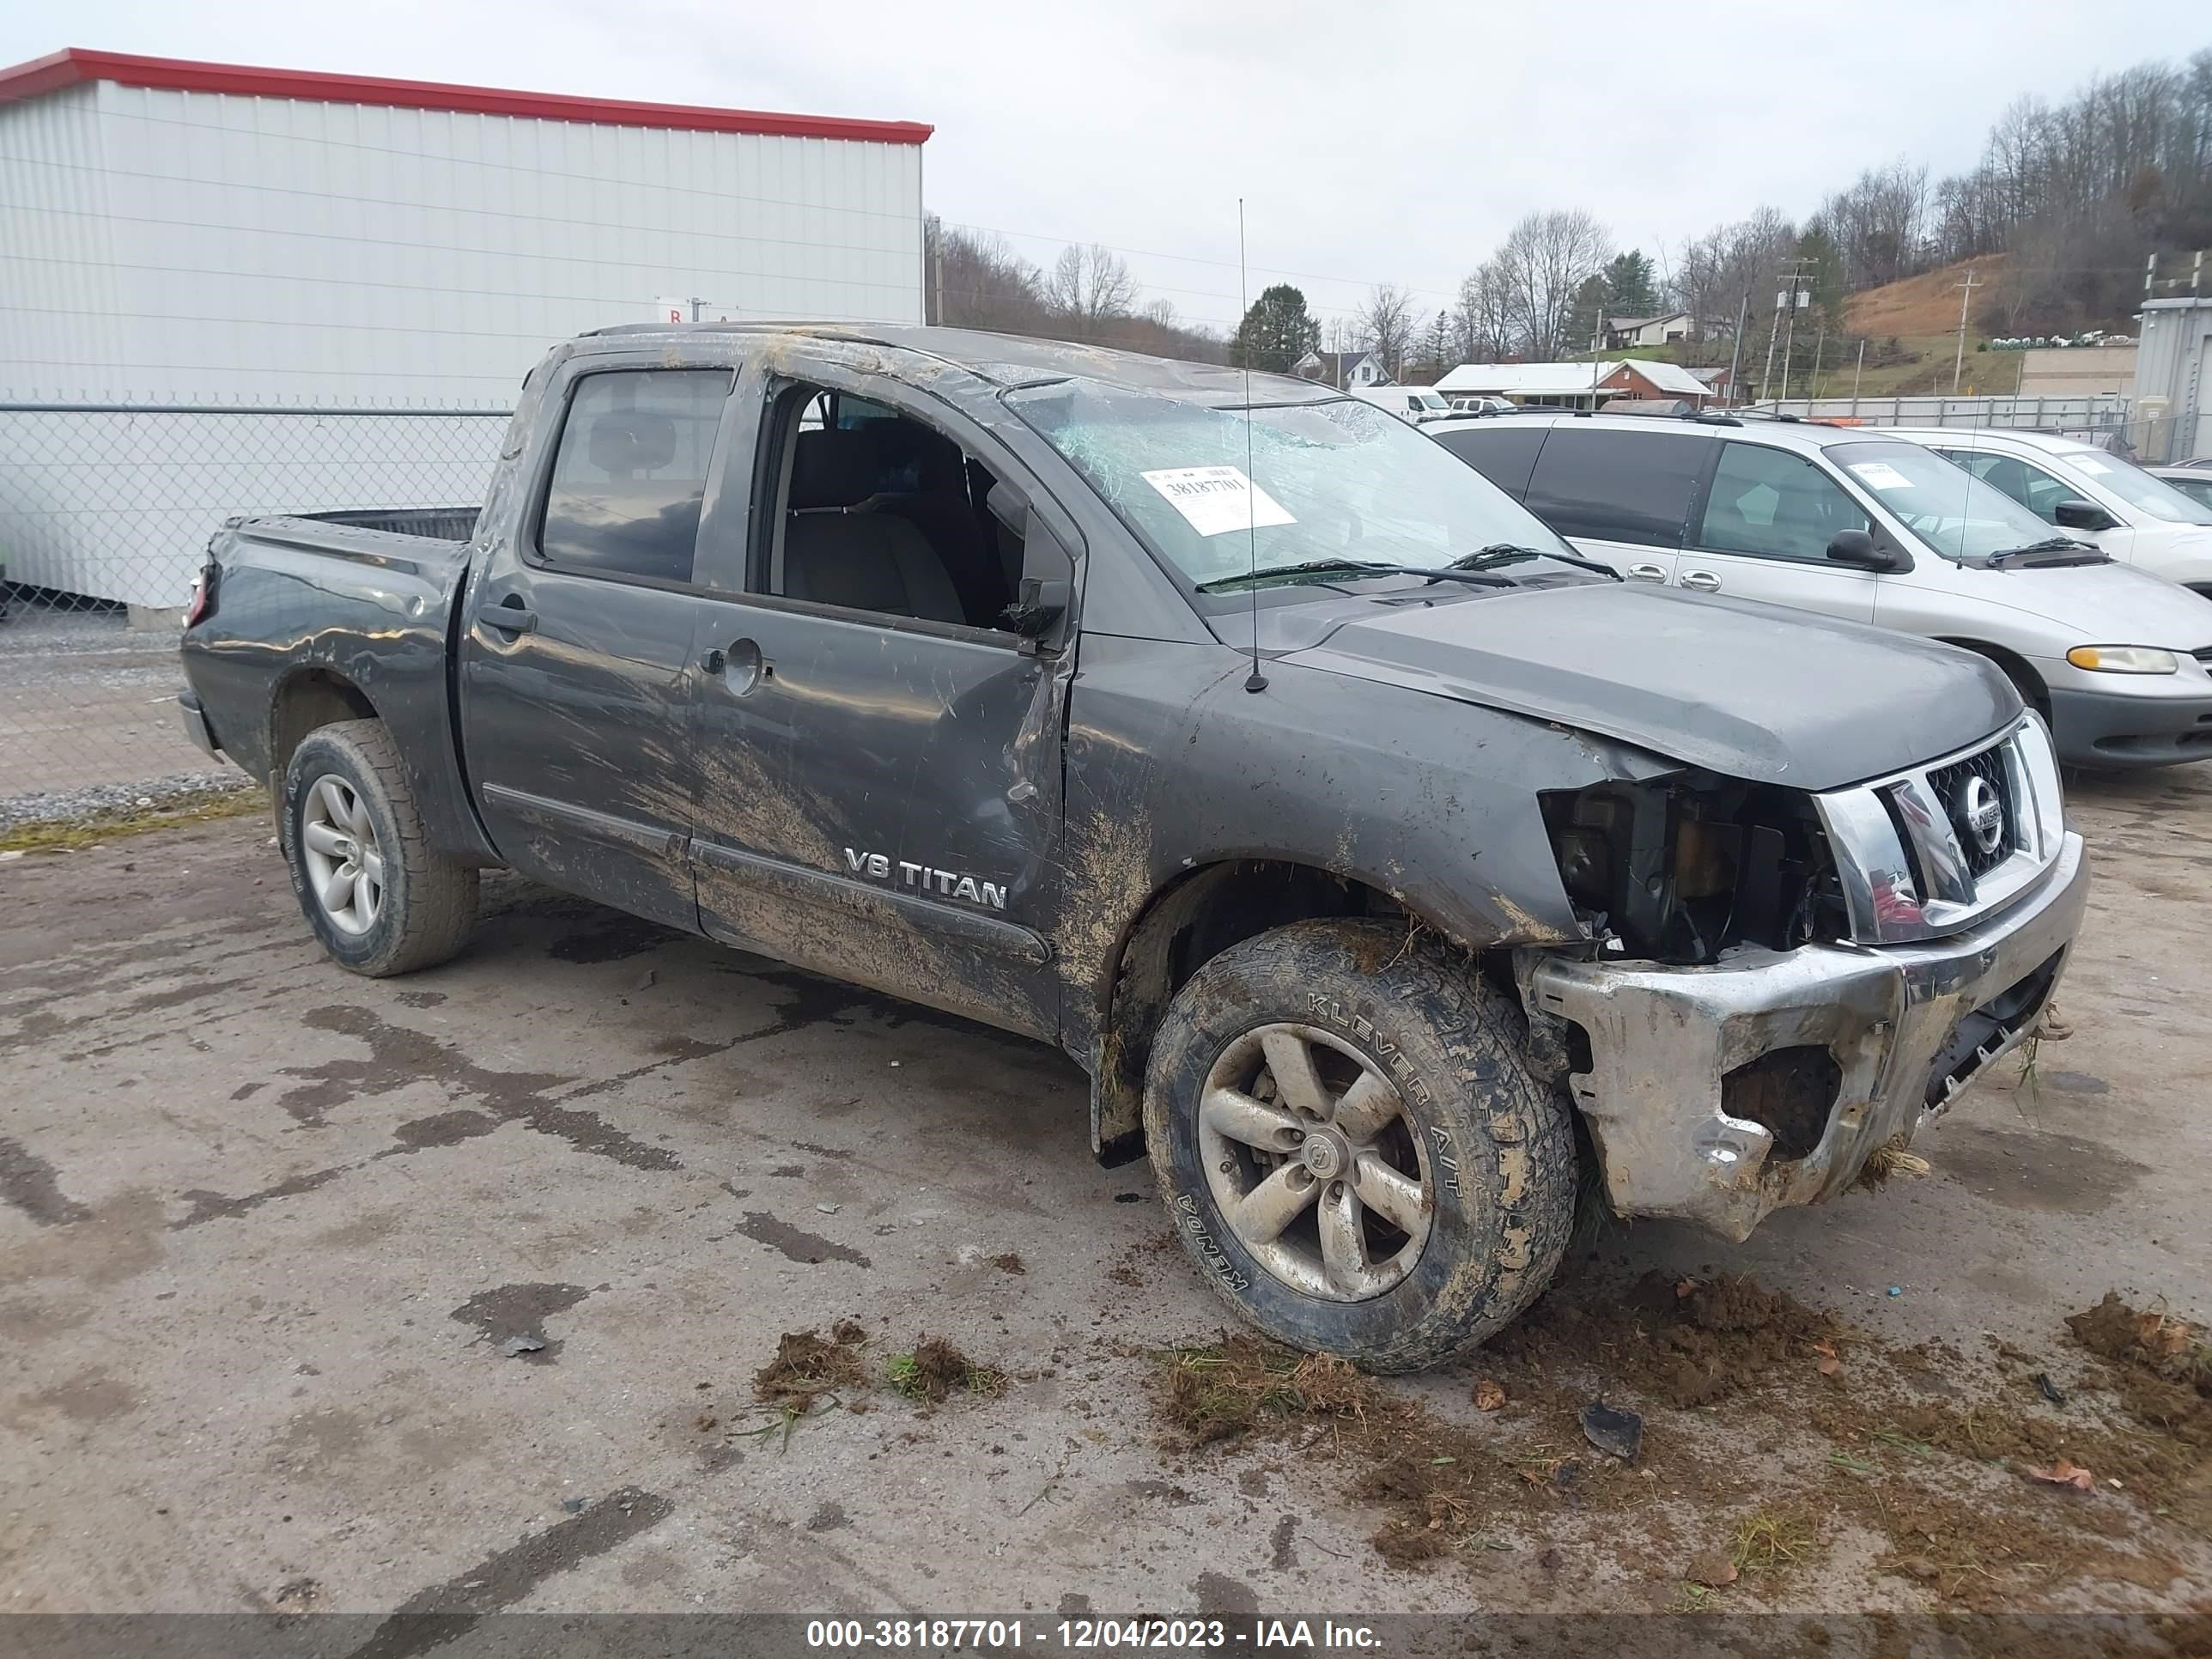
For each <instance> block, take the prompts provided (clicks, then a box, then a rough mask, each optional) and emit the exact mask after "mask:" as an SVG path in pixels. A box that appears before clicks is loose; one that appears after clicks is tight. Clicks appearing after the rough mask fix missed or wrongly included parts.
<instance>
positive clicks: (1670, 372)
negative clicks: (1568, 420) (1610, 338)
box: [1598, 358, 1713, 409]
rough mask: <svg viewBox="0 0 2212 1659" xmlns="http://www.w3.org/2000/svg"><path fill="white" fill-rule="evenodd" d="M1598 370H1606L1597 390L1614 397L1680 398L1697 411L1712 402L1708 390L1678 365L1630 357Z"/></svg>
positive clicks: (1690, 373) (1708, 387)
mask: <svg viewBox="0 0 2212 1659" xmlns="http://www.w3.org/2000/svg"><path fill="white" fill-rule="evenodd" d="M1599 367H1600V368H1604V369H1606V370H1607V371H1608V372H1607V374H1605V375H1604V376H1603V377H1602V378H1601V380H1599V381H1598V386H1599V388H1600V389H1601V391H1604V392H1610V393H1612V394H1613V396H1614V397H1617V398H1680V399H1681V400H1682V401H1683V402H1685V403H1688V404H1693V405H1694V406H1696V407H1697V408H1699V409H1702V408H1704V407H1705V404H1708V403H1710V402H1711V401H1712V397H1713V390H1712V388H1711V386H1707V385H1706V384H1705V382H1704V381H1703V380H1699V378H1698V377H1697V376H1696V375H1695V374H1692V372H1691V371H1690V370H1688V369H1686V368H1683V367H1682V366H1681V365H1680V363H1654V362H1644V361H1642V360H1640V359H1637V358H1631V359H1629V360H1628V361H1627V362H1619V363H1602V364H1600V365H1599Z"/></svg>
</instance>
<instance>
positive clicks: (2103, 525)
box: [2051, 496, 2120, 530]
mask: <svg viewBox="0 0 2212 1659" xmlns="http://www.w3.org/2000/svg"><path fill="white" fill-rule="evenodd" d="M2051 522H2052V523H2053V524H2055V525H2057V526H2058V527H2059V528H2060V529H2061V530H2117V529H2118V528H2119V526H2120V521H2119V520H2118V519H2116V518H2114V517H2113V516H2112V514H2111V513H2107V512H2106V511H2105V509H2104V508H2103V507H2100V506H2098V505H2097V504H2096V502H2094V501H2083V500H2081V498H2080V497H2079V496H2072V497H2069V498H2068V499H2067V500H2065V501H2061V502H2059V503H2058V505H2057V506H2056V507H2052V508H2051Z"/></svg>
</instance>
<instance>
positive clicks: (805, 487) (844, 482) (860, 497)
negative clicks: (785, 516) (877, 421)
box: [791, 428, 882, 507]
mask: <svg viewBox="0 0 2212 1659" xmlns="http://www.w3.org/2000/svg"><path fill="white" fill-rule="evenodd" d="M881 476H882V467H881V464H880V461H879V459H878V453H877V448H876V439H875V435H874V434H872V433H868V432H841V431H838V430H836V428H823V429H821V430H819V431H803V432H801V433H800V434H799V440H798V442H797V443H796V445H795V446H794V447H793V450H792V458H791V504H792V506H793V507H852V506H854V505H855V504H856V503H858V502H860V501H866V499H867V498H868V497H869V496H871V495H874V494H875V493H876V486H877V481H878V479H879V478H880V477H881Z"/></svg>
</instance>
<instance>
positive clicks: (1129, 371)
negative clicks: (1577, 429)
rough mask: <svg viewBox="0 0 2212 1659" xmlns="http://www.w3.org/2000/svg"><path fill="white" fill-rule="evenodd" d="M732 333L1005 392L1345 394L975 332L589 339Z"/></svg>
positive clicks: (1200, 400) (871, 330)
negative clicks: (883, 353) (905, 359)
mask: <svg viewBox="0 0 2212 1659" xmlns="http://www.w3.org/2000/svg"><path fill="white" fill-rule="evenodd" d="M726 334H752V335H776V336H782V337H787V338H788V339H790V340H792V341H793V343H800V342H804V341H807V340H842V341H848V342H850V343H854V344H856V345H876V346H884V347H888V348H890V349H894V350H901V351H912V352H915V353H916V354H918V355H920V356H926V357H932V358H934V359H936V360H937V361H939V362H944V363H949V364H951V365H953V366H954V367H957V368H963V369H965V370H967V371H968V372H969V374H974V375H975V376H977V377H978V378H979V379H981V380H988V381H991V382H992V383H993V384H994V385H997V386H1039V385H1043V384H1047V383H1048V382H1050V381H1054V380H1072V379H1081V380H1097V381H1100V382H1103V384H1105V385H1108V386H1121V387H1124V388H1126V389H1127V390H1129V391H1132V392H1151V393H1153V394H1155V395H1157V396H1160V397H1165V398H1176V399H1179V400H1181V401H1183V402H1187V403H1195V404H1205V405H1206V406H1207V407H1210V408H1229V407H1237V406H1241V405H1243V404H1310V403H1325V402H1330V401H1334V400H1339V399H1341V398H1344V397H1345V396H1346V394H1345V393H1343V392H1339V391H1337V390H1336V389H1335V388H1334V386H1322V385H1318V384H1316V383H1315V382H1314V381H1311V380H1298V379H1297V378H1296V377H1294V376H1291V375H1287V374H1246V372H1245V371H1244V370H1243V369H1241V368H1228V367H1226V366H1225V365H1223V364H1220V363H1194V362H1183V361H1182V360H1181V359H1179V358H1173V357H1148V356H1145V355H1143V354H1142V353H1140V352H1134V351H1115V350H1112V349H1109V348H1107V347H1104V346H1093V345H1079V344H1076V343H1073V342H1069V341H1065V340H1038V339H1031V338H1030V337H1027V336H1024V335H1019V334H991V333H987V332H985V331H982V330H981V329H970V328H932V327H927V326H922V325H905V324H894V325H872V324H866V323H805V322H761V323H622V324H617V325H614V326H612V327H609V328H601V329H594V330H592V332H591V335H590V336H589V337H592V338H605V337H610V336H614V337H622V338H624V339H626V340H629V339H635V338H637V337H641V336H644V337H661V338H665V339H667V340H669V341H670V342H671V343H675V342H678V341H682V340H684V339H687V338H691V339H696V338H697V337H700V336H702V335H726Z"/></svg>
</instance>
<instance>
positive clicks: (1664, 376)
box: [1437, 359, 1713, 409]
mask: <svg viewBox="0 0 2212 1659" xmlns="http://www.w3.org/2000/svg"><path fill="white" fill-rule="evenodd" d="M1437 391H1439V392H1443V394H1444V395H1445V396H1446V397H1447V398H1506V399H1507V400H1509V401H1510V402H1512V403H1516V404H1550V405H1552V406H1553V407H1555V408H1559V409H1592V408H1596V407H1598V406H1600V405H1601V404H1604V402H1605V401H1606V399H1607V398H1680V399H1682V400H1683V401H1684V402H1686V403H1690V404H1695V405H1697V406H1698V407H1699V408H1701V409H1702V408H1703V407H1704V406H1705V404H1707V403H1709V402H1711V400H1712V397H1713V393H1712V391H1711V388H1710V387H1709V386H1706V385H1705V383H1704V382H1703V381H1701V380H1698V379H1697V377H1696V376H1694V375H1693V374H1691V373H1690V371H1689V370H1688V369H1686V368H1681V367H1680V366H1679V365H1677V364H1674V363H1650V362H1639V361H1634V360H1631V361H1628V362H1622V361H1620V360H1619V359H1610V360H1601V361H1599V362H1591V363H1462V364H1461V365H1460V366H1459V367H1458V368H1455V369H1454V370H1452V372H1451V373H1450V374H1447V375H1445V376H1444V377H1443V379H1442V380H1438V381H1437Z"/></svg>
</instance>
